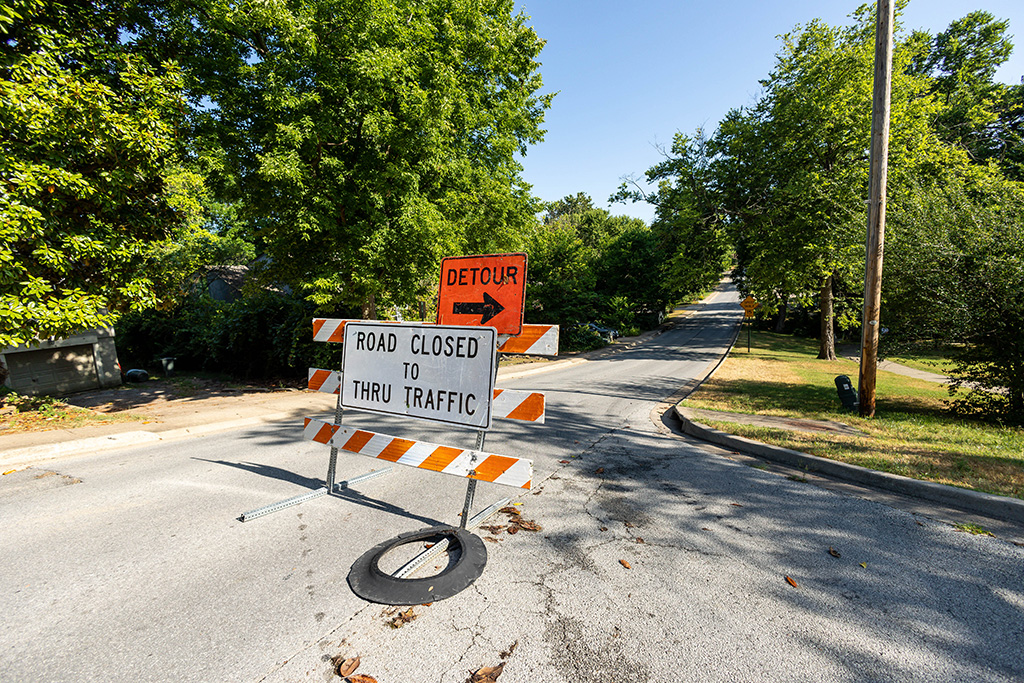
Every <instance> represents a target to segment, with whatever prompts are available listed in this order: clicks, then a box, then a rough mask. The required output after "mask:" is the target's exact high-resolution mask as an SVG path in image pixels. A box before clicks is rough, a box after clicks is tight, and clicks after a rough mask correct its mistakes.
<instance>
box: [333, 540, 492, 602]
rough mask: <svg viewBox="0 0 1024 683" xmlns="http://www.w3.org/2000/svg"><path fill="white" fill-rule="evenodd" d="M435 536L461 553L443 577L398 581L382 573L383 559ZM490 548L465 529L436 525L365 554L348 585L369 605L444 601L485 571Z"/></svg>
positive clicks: (356, 564) (352, 570) (353, 568)
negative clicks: (396, 550) (392, 552)
mask: <svg viewBox="0 0 1024 683" xmlns="http://www.w3.org/2000/svg"><path fill="white" fill-rule="evenodd" d="M434 536H444V537H447V538H448V540H449V543H450V544H451V545H450V546H449V552H451V550H453V549H454V546H455V545H458V546H459V548H460V550H461V552H460V553H459V559H458V560H457V561H456V562H455V564H454V565H452V566H450V567H447V568H446V569H445V570H444V571H442V572H441V573H440V574H435V575H434V576H428V577H425V578H422V579H396V578H395V577H393V576H390V575H388V574H385V573H384V572H382V571H381V570H380V559H381V558H382V557H384V555H385V554H386V553H388V552H389V551H391V550H393V549H395V548H397V547H398V546H400V545H405V544H407V543H416V542H418V541H423V540H425V539H428V538H431V537H434ZM486 564H487V547H486V546H485V545H484V542H483V541H482V540H481V539H480V537H479V536H475V535H473V534H471V533H469V532H468V531H466V530H465V529H457V528H455V527H451V526H435V527H430V528H429V529H421V530H420V531H410V532H407V533H404V534H399V535H398V536H395V537H394V538H392V539H390V540H388V541H384V542H383V543H380V544H378V545H375V546H374V547H372V548H370V549H369V550H368V551H367V552H365V553H363V554H362V555H361V556H360V557H359V559H358V560H356V561H355V562H354V563H353V564H352V569H351V570H349V573H348V585H349V587H350V588H351V589H352V592H353V593H355V594H356V595H358V596H359V597H361V598H362V599H363V600H368V601H369V602H378V603H381V604H384V605H420V604H423V603H427V602H435V601H437V600H444V599H446V598H450V597H452V596H453V595H457V594H458V593H460V592H462V591H463V590H465V589H466V588H468V587H469V586H470V585H472V583H473V582H474V581H476V580H477V579H478V578H479V577H480V575H481V574H483V572H484V566H485V565H486Z"/></svg>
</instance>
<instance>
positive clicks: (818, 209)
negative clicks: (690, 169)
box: [713, 6, 945, 359]
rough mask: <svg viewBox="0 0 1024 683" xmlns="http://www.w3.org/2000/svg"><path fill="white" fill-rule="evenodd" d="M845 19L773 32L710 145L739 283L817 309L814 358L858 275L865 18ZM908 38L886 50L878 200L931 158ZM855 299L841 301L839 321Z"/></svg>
mask: <svg viewBox="0 0 1024 683" xmlns="http://www.w3.org/2000/svg"><path fill="white" fill-rule="evenodd" d="M854 16H855V22H854V23H853V24H852V25H850V26H848V27H840V28H836V27H831V26H828V25H826V24H824V23H822V22H820V21H812V22H811V23H809V24H808V25H806V26H804V27H802V28H800V29H799V30H798V31H796V32H794V33H792V34H789V35H787V36H784V37H783V48H782V50H781V51H780V53H779V55H778V57H777V62H776V67H775V68H774V69H773V70H772V72H771V74H769V76H768V78H767V79H765V80H764V81H763V82H762V84H763V86H764V93H763V95H762V97H761V99H760V100H759V101H758V102H757V104H756V105H754V106H753V107H751V108H749V109H739V110H735V111H733V112H731V113H730V114H729V115H728V116H727V117H726V119H725V120H724V121H723V122H722V124H721V126H720V128H719V131H718V133H717V134H716V136H715V138H714V140H713V145H714V147H715V151H716V153H717V155H718V156H717V158H716V162H715V163H716V166H717V168H716V177H717V179H718V182H719V183H720V187H721V188H722V196H723V206H724V208H725V210H726V212H727V214H728V216H729V220H730V226H731V231H732V233H733V235H734V238H735V242H736V248H737V257H738V261H739V273H740V275H741V285H742V286H743V287H744V288H745V289H747V290H749V291H751V292H752V293H754V294H755V296H757V297H758V298H760V299H762V300H763V301H765V302H767V303H768V304H769V307H773V306H776V305H783V304H784V303H785V302H786V301H788V300H789V299H791V298H795V299H797V300H799V301H802V302H803V303H804V304H805V305H809V306H813V304H814V301H813V300H814V299H816V300H817V301H816V303H817V308H818V310H819V312H820V330H821V334H820V339H821V343H820V348H819V357H820V358H827V359H834V358H835V348H834V344H835V340H834V336H833V332H834V329H835V326H836V308H835V306H836V304H835V296H836V294H837V292H843V291H845V292H847V293H849V294H850V295H851V296H852V297H859V292H860V290H861V289H862V288H861V287H860V286H859V285H858V284H857V283H858V282H859V281H860V280H861V278H862V277H863V275H862V273H863V260H864V247H863V244H864V234H865V225H866V211H865V200H866V198H867V182H868V154H867V150H868V147H869V144H868V143H869V139H870V126H871V93H872V74H873V62H874V34H875V30H874V16H873V13H872V12H870V11H869V8H868V7H866V6H865V7H861V8H860V9H859V10H858V11H857V12H856V13H855V15H854ZM921 49H922V43H921V41H920V40H918V39H916V38H915V39H908V38H901V39H899V40H897V43H896V47H895V51H894V58H893V59H894V68H893V73H894V75H893V82H892V98H891V105H890V116H891V121H892V124H891V132H890V143H889V150H890V151H889V169H890V171H889V178H890V180H889V188H890V191H889V197H890V200H889V201H890V203H891V202H893V201H897V200H898V197H899V195H900V192H901V191H902V190H901V186H902V185H904V184H905V181H906V180H907V179H908V178H910V177H912V176H914V175H915V174H918V173H928V172H929V168H931V167H934V166H935V165H936V164H937V163H940V162H941V159H942V156H943V154H944V153H945V151H944V150H943V148H942V145H941V144H940V142H939V140H938V139H937V137H936V135H935V134H934V133H933V131H932V129H931V128H930V123H931V122H932V121H933V120H934V117H935V111H936V104H935V101H934V99H933V98H932V97H930V96H929V82H928V80H927V79H926V78H925V77H923V76H921V75H919V74H917V73H915V72H914V69H912V68H911V65H912V64H913V63H914V62H915V60H917V59H919V57H920V51H921ZM857 308H858V307H857V306H849V307H847V309H846V311H847V318H846V321H845V322H846V324H847V325H850V326H852V325H855V324H856V312H857Z"/></svg>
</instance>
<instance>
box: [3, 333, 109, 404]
mask: <svg viewBox="0 0 1024 683" xmlns="http://www.w3.org/2000/svg"><path fill="white" fill-rule="evenodd" d="M0 362H2V363H3V364H4V365H6V366H7V372H8V377H7V380H6V381H5V382H4V385H5V386H7V387H8V388H10V389H12V390H14V391H16V392H18V393H19V394H26V395H30V396H35V395H39V394H52V395H59V394H69V393H72V392H75V391H86V390H88V389H102V388H106V387H116V386H119V385H120V384H121V368H120V366H119V365H118V362H117V348H116V347H115V346H114V328H112V327H103V328H97V329H93V330H87V331H85V332H82V333H81V334H76V335H73V336H71V337H67V338H65V339H47V340H44V341H40V342H37V343H35V344H32V345H29V346H8V347H6V348H3V349H0Z"/></svg>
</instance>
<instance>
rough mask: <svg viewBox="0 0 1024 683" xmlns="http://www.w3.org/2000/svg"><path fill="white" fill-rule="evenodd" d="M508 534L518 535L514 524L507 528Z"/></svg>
mask: <svg viewBox="0 0 1024 683" xmlns="http://www.w3.org/2000/svg"><path fill="white" fill-rule="evenodd" d="M508 532H509V533H510V534H518V533H519V527H518V526H516V525H515V524H512V525H510V526H509V528H508Z"/></svg>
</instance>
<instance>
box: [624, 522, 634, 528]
mask: <svg viewBox="0 0 1024 683" xmlns="http://www.w3.org/2000/svg"><path fill="white" fill-rule="evenodd" d="M623 524H625V525H626V528H627V529H632V528H633V526H634V524H633V522H623Z"/></svg>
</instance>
